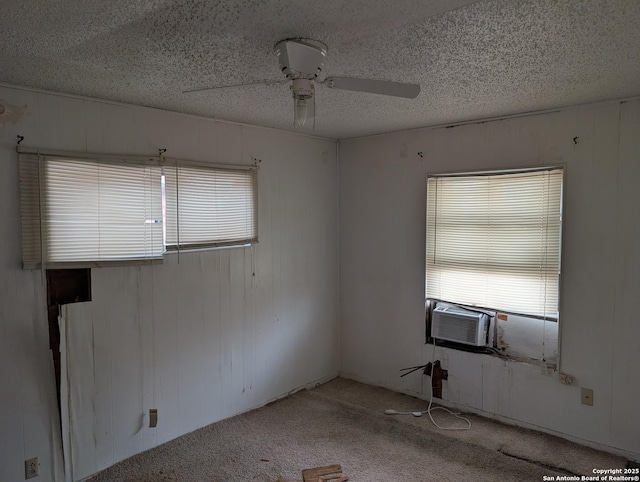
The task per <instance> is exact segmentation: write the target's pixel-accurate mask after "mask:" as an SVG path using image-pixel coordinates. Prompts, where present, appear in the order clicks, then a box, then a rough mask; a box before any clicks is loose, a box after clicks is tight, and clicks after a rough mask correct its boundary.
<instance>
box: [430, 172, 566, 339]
mask: <svg viewBox="0 0 640 482" xmlns="http://www.w3.org/2000/svg"><path fill="white" fill-rule="evenodd" d="M553 170H561V171H562V181H561V183H562V184H561V192H560V231H559V236H560V241H559V253H558V256H559V260H558V303H557V312H556V314H551V313H549V314H547V313H545V314H542V315H539V314H531V313H521V312H517V311H514V310H507V309H500V308H496V307H491V306H478V305H470V304H465V303H459V302H455V301H451V300H446V299H439V298H428V297H427V263H428V261H427V259H426V253H427V249H428V247H427V242H428V238H427V237H428V233H427V228H428V220H427V216H428V209H429V208H428V207H427V203H425V265H424V266H425V276H424V283H425V285H424V293H425V299H426V300H427V301H428V300H433V301H434V302H444V303H449V304H456V305H459V306H461V307H463V308H464V307H466V308H470V309H477V310H483V311H490V312H499V313H505V314H508V315H516V316H522V317H526V318H531V319H537V320H541V321H543V322H544V321H551V322H557V323H559V320H560V318H561V316H562V272H563V267H562V265H563V259H564V230H565V207H566V202H565V197H566V181H567V166H566V164H565V163H553V164H550V165H545V166H532V167H520V168H504V169H487V170H471V171H470V170H460V171H447V172H429V173H427V176H426V182H425V191H426V192H425V199H426V200H427V201H428V195H429V194H428V181H429V179H430V178H442V177H465V176H499V175H503V174H520V173H522V174H526V173H531V172H545V171H553ZM558 327H560V324H559V325H558ZM559 331H560V330H559ZM429 336H430V335H429ZM559 344H560V333H559V337H558V345H559Z"/></svg>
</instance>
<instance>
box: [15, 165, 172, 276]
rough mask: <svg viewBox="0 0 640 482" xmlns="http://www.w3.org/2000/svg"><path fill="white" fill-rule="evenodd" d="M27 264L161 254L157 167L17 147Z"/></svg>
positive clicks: (99, 261)
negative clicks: (35, 151)
mask: <svg viewBox="0 0 640 482" xmlns="http://www.w3.org/2000/svg"><path fill="white" fill-rule="evenodd" d="M19 159H20V186H21V198H22V199H21V205H22V244H23V264H24V267H25V268H34V267H37V266H39V265H41V262H42V263H43V264H44V266H45V267H63V266H66V265H70V266H97V265H101V264H108V263H112V262H131V261H144V260H149V259H154V258H161V257H162V253H163V242H162V190H161V170H160V167H158V166H155V165H150V164H145V163H142V162H140V163H130V162H124V161H123V162H119V161H117V160H116V161H111V160H109V161H107V160H97V159H82V158H71V157H65V156H50V155H38V154H29V153H20V154H19Z"/></svg>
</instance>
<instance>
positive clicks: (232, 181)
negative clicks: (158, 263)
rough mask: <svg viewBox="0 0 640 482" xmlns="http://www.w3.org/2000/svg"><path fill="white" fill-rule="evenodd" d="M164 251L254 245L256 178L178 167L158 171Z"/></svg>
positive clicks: (251, 172) (248, 172)
mask: <svg viewBox="0 0 640 482" xmlns="http://www.w3.org/2000/svg"><path fill="white" fill-rule="evenodd" d="M164 179H165V193H166V200H167V204H166V217H167V226H166V245H167V249H195V248H206V247H212V246H228V245H241V244H249V243H253V242H257V241H258V173H257V169H255V168H237V169H234V168H226V167H210V166H203V165H190V164H183V163H178V165H176V166H167V167H165V169H164Z"/></svg>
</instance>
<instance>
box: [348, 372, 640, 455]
mask: <svg viewBox="0 0 640 482" xmlns="http://www.w3.org/2000/svg"><path fill="white" fill-rule="evenodd" d="M338 376H339V377H340V378H347V379H349V380H354V381H356V382H360V383H364V384H366V385H373V386H376V387H381V388H386V389H387V390H391V391H392V392H396V393H402V394H404V395H409V396H412V397H415V398H419V399H421V400H426V401H428V400H429V397H428V396H427V395H424V394H422V393H418V392H414V391H411V390H403V389H402V388H398V387H395V386H393V385H389V384H387V383H384V382H377V381H373V380H368V379H365V378H363V377H360V376H358V375H354V374H352V373H346V372H340V373H339V374H338ZM434 402H435V403H437V404H438V405H442V406H444V407H447V408H451V409H455V410H457V411H462V412H468V413H473V414H475V415H480V416H481V417H485V418H489V419H492V420H496V421H498V422H501V423H504V424H507V425H514V426H517V427H522V428H527V429H530V430H536V431H538V432H543V433H547V434H549V435H554V436H556V437H560V438H563V439H565V440H568V441H570V442H574V443H577V444H579V445H584V446H586V447H591V448H594V449H596V450H601V451H603V452H607V453H610V454H613V455H619V456H621V457H624V458H626V459H627V460H629V461H632V462H636V463H640V454H638V453H636V452H631V451H629V450H626V449H622V448H620V447H613V446H611V445H605V444H602V443H599V442H594V441H592V440H587V439H583V438H580V437H576V436H574V435H570V434H566V433H563V432H558V431H556V430H552V429H549V428H546V427H542V426H540V425H535V424H533V423H529V422H523V421H521V420H518V419H515V418H510V417H505V416H503V415H499V414H496V413H491V412H485V411H484V410H480V409H477V408H474V407H470V406H468V405H462V404H458V403H453V402H450V401H448V400H441V399H439V398H438V399H434Z"/></svg>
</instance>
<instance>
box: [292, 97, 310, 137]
mask: <svg viewBox="0 0 640 482" xmlns="http://www.w3.org/2000/svg"><path fill="white" fill-rule="evenodd" d="M305 122H307V99H304V98H298V99H296V98H295V97H294V107H293V127H295V128H296V129H300V128H301V127H303V126H304V123H305Z"/></svg>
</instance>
